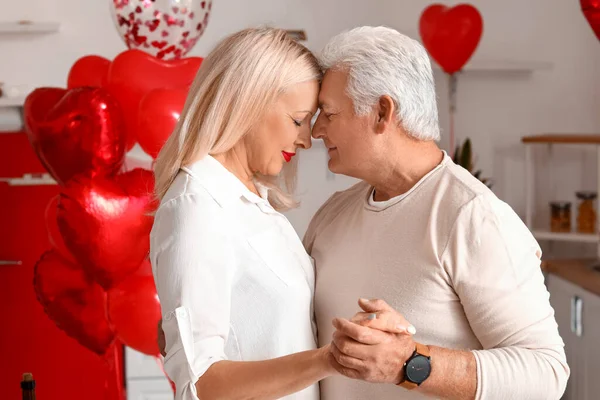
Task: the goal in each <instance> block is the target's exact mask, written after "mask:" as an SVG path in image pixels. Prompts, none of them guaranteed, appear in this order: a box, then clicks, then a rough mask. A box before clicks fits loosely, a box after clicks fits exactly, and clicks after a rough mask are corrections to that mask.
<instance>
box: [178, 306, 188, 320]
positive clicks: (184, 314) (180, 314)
mask: <svg viewBox="0 0 600 400" xmlns="http://www.w3.org/2000/svg"><path fill="white" fill-rule="evenodd" d="M176 313H177V316H178V317H182V318H185V317H186V315H187V313H186V312H185V310H184V309H183V308H178V309H177V311H176Z"/></svg>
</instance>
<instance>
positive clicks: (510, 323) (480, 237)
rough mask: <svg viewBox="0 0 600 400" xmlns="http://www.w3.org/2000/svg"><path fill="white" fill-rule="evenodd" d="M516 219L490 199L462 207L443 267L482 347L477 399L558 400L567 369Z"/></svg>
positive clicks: (532, 248)
mask: <svg viewBox="0 0 600 400" xmlns="http://www.w3.org/2000/svg"><path fill="white" fill-rule="evenodd" d="M540 257H541V250H540V248H539V246H538V244H537V242H536V241H535V239H534V238H533V236H532V234H531V233H530V232H529V230H528V229H527V227H526V226H525V224H523V222H522V221H521V219H520V218H519V217H518V215H517V214H516V213H515V212H514V211H513V210H512V209H511V208H510V207H509V206H508V205H507V204H506V203H504V202H502V201H500V200H499V199H497V198H496V197H493V196H492V195H488V194H484V195H479V196H477V197H476V198H474V199H473V200H471V201H470V202H469V203H467V204H466V205H464V206H463V208H462V210H461V211H460V213H459V215H458V217H457V220H456V222H455V225H454V228H453V230H452V233H451V235H450V238H449V241H448V245H447V246H446V249H445V250H444V253H443V255H442V263H443V265H444V268H445V269H446V271H447V273H448V274H449V276H450V279H451V282H452V285H453V286H454V290H455V291H456V293H457V295H458V297H459V298H460V301H461V303H462V305H463V308H464V311H465V314H466V316H467V319H468V321H469V323H470V325H471V329H472V330H473V332H474V333H475V335H476V336H477V338H478V339H479V341H480V343H481V345H482V347H483V350H474V351H473V353H474V355H475V359H476V362H477V395H476V399H478V400H480V399H500V398H502V399H559V398H560V397H561V396H562V394H563V392H564V390H565V387H566V383H567V379H568V377H569V367H568V365H567V362H566V357H565V353H564V343H563V341H562V339H561V337H560V335H559V333H558V326H557V323H556V320H555V318H554V310H553V308H552V307H551V306H550V302H549V298H550V295H549V293H548V291H547V289H546V286H545V283H544V278H543V274H542V271H541V268H540Z"/></svg>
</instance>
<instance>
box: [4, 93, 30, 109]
mask: <svg viewBox="0 0 600 400" xmlns="http://www.w3.org/2000/svg"><path fill="white" fill-rule="evenodd" d="M23 104H25V97H21V96H19V97H7V96H3V97H0V108H2V107H23Z"/></svg>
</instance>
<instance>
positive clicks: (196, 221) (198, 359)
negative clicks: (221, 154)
mask: <svg viewBox="0 0 600 400" xmlns="http://www.w3.org/2000/svg"><path fill="white" fill-rule="evenodd" d="M220 211H222V210H220V209H219V207H218V205H216V204H215V203H214V202H212V201H208V200H206V199H203V198H202V197H201V196H199V195H182V196H180V197H177V198H175V199H172V200H170V201H169V202H167V203H165V204H163V205H162V206H161V208H160V209H159V210H158V211H157V213H156V216H155V222H154V226H153V229H152V235H151V251H150V258H151V262H152V268H153V273H154V279H155V282H156V288H157V291H158V296H159V298H160V302H161V308H162V318H163V323H162V327H163V330H164V332H165V339H166V349H165V351H166V356H165V371H166V373H167V374H168V375H169V377H170V378H171V380H173V382H174V383H175V385H176V396H175V398H176V399H177V400H198V396H197V393H196V386H195V384H196V382H197V381H198V379H199V378H200V377H201V376H202V375H203V374H204V373H205V372H206V371H207V370H208V368H209V367H210V366H211V365H213V364H214V363H216V362H218V361H221V360H225V359H226V355H225V352H224V348H225V343H226V341H227V336H228V334H229V327H230V304H231V289H232V281H233V275H234V269H235V262H234V254H233V253H232V251H231V249H230V247H231V246H230V243H229V241H228V237H227V235H226V232H225V231H226V229H225V228H224V227H223V221H222V218H220V217H219V215H220V213H219V212H220Z"/></svg>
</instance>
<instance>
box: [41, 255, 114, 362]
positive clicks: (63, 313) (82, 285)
mask: <svg viewBox="0 0 600 400" xmlns="http://www.w3.org/2000/svg"><path fill="white" fill-rule="evenodd" d="M33 285H34V289H35V293H36V295H37V298H38V301H39V302H40V303H41V304H42V306H43V307H44V311H45V312H46V314H47V315H48V317H50V319H51V320H52V321H54V323H55V324H56V326H58V327H59V328H60V329H62V330H63V331H65V332H66V334H67V335H69V336H71V337H72V338H74V339H76V340H77V341H78V342H79V343H81V344H82V345H83V346H85V347H87V348H88V349H90V350H92V351H93V352H95V353H97V354H99V355H103V354H104V353H105V352H106V350H108V348H109V346H110V345H111V343H112V342H113V340H114V338H115V334H114V332H113V330H112V328H111V327H110V325H109V322H108V319H107V314H106V299H107V296H106V292H105V291H104V289H102V288H101V287H100V286H99V285H98V284H97V283H95V282H94V281H92V280H91V279H90V278H89V277H88V276H87V275H86V274H85V272H84V270H83V269H82V268H81V267H80V266H78V265H75V264H72V263H70V262H69V261H67V260H65V259H64V258H62V257H61V256H60V255H59V254H58V253H57V252H55V251H54V250H50V251H47V252H46V253H44V254H43V255H42V257H41V258H40V259H39V261H38V262H37V263H36V265H35V269H34V278H33Z"/></svg>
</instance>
